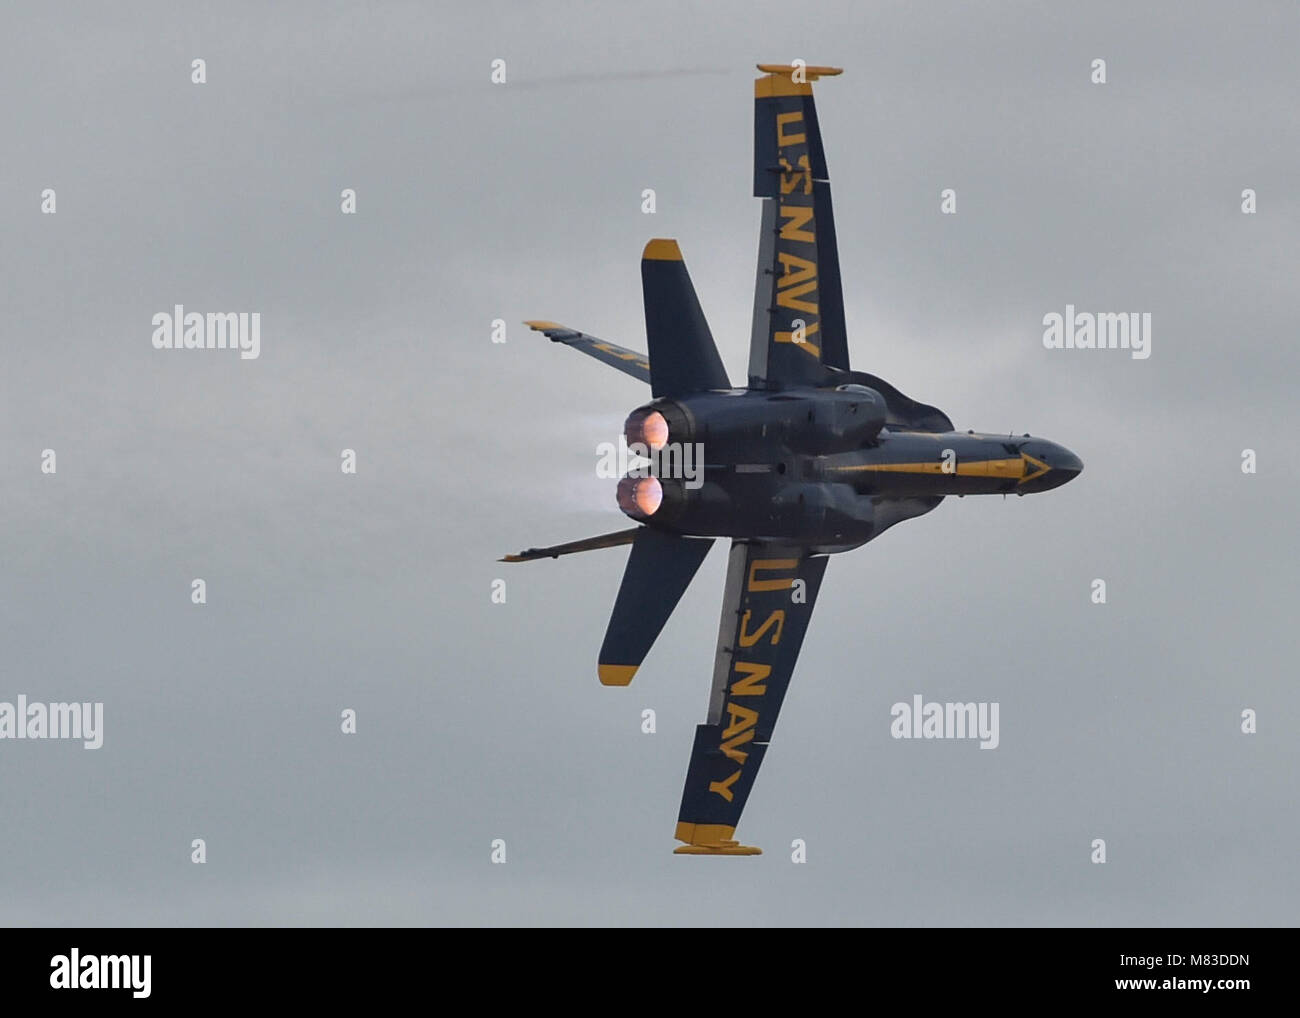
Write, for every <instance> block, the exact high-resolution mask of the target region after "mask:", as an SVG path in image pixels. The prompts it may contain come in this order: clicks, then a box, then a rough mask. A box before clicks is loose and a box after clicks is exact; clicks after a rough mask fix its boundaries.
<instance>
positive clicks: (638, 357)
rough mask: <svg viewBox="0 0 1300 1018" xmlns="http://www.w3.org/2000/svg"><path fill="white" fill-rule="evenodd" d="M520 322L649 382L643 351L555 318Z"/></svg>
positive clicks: (647, 364)
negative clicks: (548, 320) (608, 340)
mask: <svg viewBox="0 0 1300 1018" xmlns="http://www.w3.org/2000/svg"><path fill="white" fill-rule="evenodd" d="M524 324H525V325H527V326H528V327H529V328H530V329H532V330H533V331H534V332H540V333H542V335H544V336H545V337H546V338H547V339H549V340H550V341H551V342H552V343H563V344H564V345H565V346H571V347H573V348H574V349H575V350H580V351H582V352H583V353H585V354H586V355H587V356H588V357H595V358H596V360H598V361H600V362H601V363H602V364H608V365H609V366H610V367H611V368H617V369H618V370H619V371H621V372H623V374H625V375H631V376H632V377H633V378H636V379H639V380H640V381H642V382H645V383H646V384H647V385H648V384H649V382H650V361H649V360H648V359H647V358H646V355H645V354H643V353H637V351H635V350H629V349H628V348H627V347H625V346H619V345H618V344H617V343H607V342H606V341H605V340H603V339H600V338H599V337H597V336H592V335H590V334H588V333H586V332H579V331H578V330H577V329H570V328H569V327H568V326H567V325H561V324H560V323H559V322H537V321H527V322H524Z"/></svg>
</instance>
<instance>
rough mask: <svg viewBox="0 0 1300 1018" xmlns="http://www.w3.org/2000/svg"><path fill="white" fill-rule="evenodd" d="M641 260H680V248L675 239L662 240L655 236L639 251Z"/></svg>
mask: <svg viewBox="0 0 1300 1018" xmlns="http://www.w3.org/2000/svg"><path fill="white" fill-rule="evenodd" d="M641 260H642V261H646V260H649V261H654V262H680V261H681V260H682V249H681V248H679V247H678V246H677V241H675V240H664V239H662V238H655V239H654V240H652V241H650V243H649V244H647V245H646V246H645V250H644V251H642V252H641Z"/></svg>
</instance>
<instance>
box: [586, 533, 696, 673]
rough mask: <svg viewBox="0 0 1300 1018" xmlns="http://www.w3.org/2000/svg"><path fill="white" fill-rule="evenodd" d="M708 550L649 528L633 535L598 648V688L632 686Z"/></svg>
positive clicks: (690, 539)
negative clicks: (621, 580) (611, 609)
mask: <svg viewBox="0 0 1300 1018" xmlns="http://www.w3.org/2000/svg"><path fill="white" fill-rule="evenodd" d="M712 546H713V539H712V538H693V537H676V536H674V535H672V534H665V533H662V532H661V531H658V530H652V529H651V528H649V527H642V528H641V529H640V530H639V531H638V532H637V535H636V540H635V542H634V543H633V545H632V554H631V555H630V556H628V560H627V568H626V569H625V570H624V571H623V584H622V586H620V587H619V588H618V598H617V599H616V600H615V601H614V613H613V614H612V615H611V616H610V619H609V628H608V629H607V630H606V631H605V642H604V643H603V644H602V645H601V648H600V668H599V674H600V681H601V683H602V684H603V685H606V686H626V685H627V684H628V683H629V682H631V681H632V676H633V675H635V674H636V670H637V669H638V668H640V667H641V662H642V661H644V660H645V656H646V655H647V654H648V653H650V648H651V647H652V646H653V645H654V642H655V639H656V638H657V637H658V636H659V633H660V632H661V631H662V630H663V628H664V625H665V624H666V623H667V622H668V617H669V616H670V615H672V613H673V609H674V608H676V607H677V602H678V601H680V600H681V599H682V594H684V593H685V592H686V588H687V587H688V586H690V582H691V580H692V579H693V578H694V576H695V574H696V572H697V571H698V570H699V568H700V563H701V562H703V561H704V556H705V555H707V554H708V553H709V549H710V548H711V547H712Z"/></svg>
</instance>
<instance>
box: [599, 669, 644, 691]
mask: <svg viewBox="0 0 1300 1018" xmlns="http://www.w3.org/2000/svg"><path fill="white" fill-rule="evenodd" d="M638 667H639V666H638V665H605V664H602V665H599V666H598V667H597V668H596V674H597V675H599V676H600V684H601V685H602V686H626V685H628V684H629V683H630V682H631V681H632V676H633V675H635V674H636V670H637V668H638Z"/></svg>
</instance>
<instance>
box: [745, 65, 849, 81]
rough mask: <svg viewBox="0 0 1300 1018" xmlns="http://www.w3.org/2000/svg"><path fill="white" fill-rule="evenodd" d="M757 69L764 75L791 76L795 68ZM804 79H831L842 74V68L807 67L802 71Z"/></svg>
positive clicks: (777, 66) (768, 67)
mask: <svg viewBox="0 0 1300 1018" xmlns="http://www.w3.org/2000/svg"><path fill="white" fill-rule="evenodd" d="M757 66H758V69H759V70H760V71H762V72H763V73H764V74H789V75H793V74H794V72H795V70H796V68H795V66H794V65H793V64H758V65H757ZM803 73H804V77H805V78H807V79H808V80H809V81H816V80H817V79H818V78H833V77H835V75H837V74H843V73H844V68H843V67H807V66H805V67H804V69H803Z"/></svg>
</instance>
